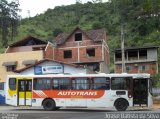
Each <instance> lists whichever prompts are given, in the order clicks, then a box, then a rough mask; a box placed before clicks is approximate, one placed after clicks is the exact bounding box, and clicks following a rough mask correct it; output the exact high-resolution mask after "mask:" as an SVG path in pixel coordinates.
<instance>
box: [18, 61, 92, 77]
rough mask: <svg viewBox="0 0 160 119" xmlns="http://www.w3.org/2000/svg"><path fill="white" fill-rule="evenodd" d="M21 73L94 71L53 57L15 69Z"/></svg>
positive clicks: (84, 72)
mask: <svg viewBox="0 0 160 119" xmlns="http://www.w3.org/2000/svg"><path fill="white" fill-rule="evenodd" d="M15 72H16V73H19V74H21V75H31V74H35V75H41V74H44V75H45V74H88V73H94V72H92V71H90V70H89V69H86V68H84V66H77V65H74V64H68V63H64V62H60V61H55V60H52V59H44V60H40V61H38V62H37V63H35V64H33V65H29V66H27V67H25V68H22V69H19V70H16V71H15Z"/></svg>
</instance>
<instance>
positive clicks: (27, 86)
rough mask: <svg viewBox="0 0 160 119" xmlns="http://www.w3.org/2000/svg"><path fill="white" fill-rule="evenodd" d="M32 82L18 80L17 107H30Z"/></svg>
mask: <svg viewBox="0 0 160 119" xmlns="http://www.w3.org/2000/svg"><path fill="white" fill-rule="evenodd" d="M31 89H32V80H31V79H19V80H18V105H28V106H29V105H31V98H32V93H31Z"/></svg>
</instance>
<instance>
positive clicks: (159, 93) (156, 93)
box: [152, 88, 160, 96]
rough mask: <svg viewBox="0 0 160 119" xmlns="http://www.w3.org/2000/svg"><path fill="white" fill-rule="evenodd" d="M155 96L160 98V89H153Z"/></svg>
mask: <svg viewBox="0 0 160 119" xmlns="http://www.w3.org/2000/svg"><path fill="white" fill-rule="evenodd" d="M152 93H153V96H160V88H152Z"/></svg>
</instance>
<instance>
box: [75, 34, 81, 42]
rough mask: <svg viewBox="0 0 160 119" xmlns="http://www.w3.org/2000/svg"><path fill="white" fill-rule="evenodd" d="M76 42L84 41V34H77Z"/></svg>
mask: <svg viewBox="0 0 160 119" xmlns="http://www.w3.org/2000/svg"><path fill="white" fill-rule="evenodd" d="M75 41H82V33H76V34H75Z"/></svg>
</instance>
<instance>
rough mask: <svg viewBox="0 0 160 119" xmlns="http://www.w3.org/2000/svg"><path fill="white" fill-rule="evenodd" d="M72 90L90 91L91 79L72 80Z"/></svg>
mask: <svg viewBox="0 0 160 119" xmlns="http://www.w3.org/2000/svg"><path fill="white" fill-rule="evenodd" d="M72 89H75V90H88V89H89V79H88V78H75V79H73V80H72Z"/></svg>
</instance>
